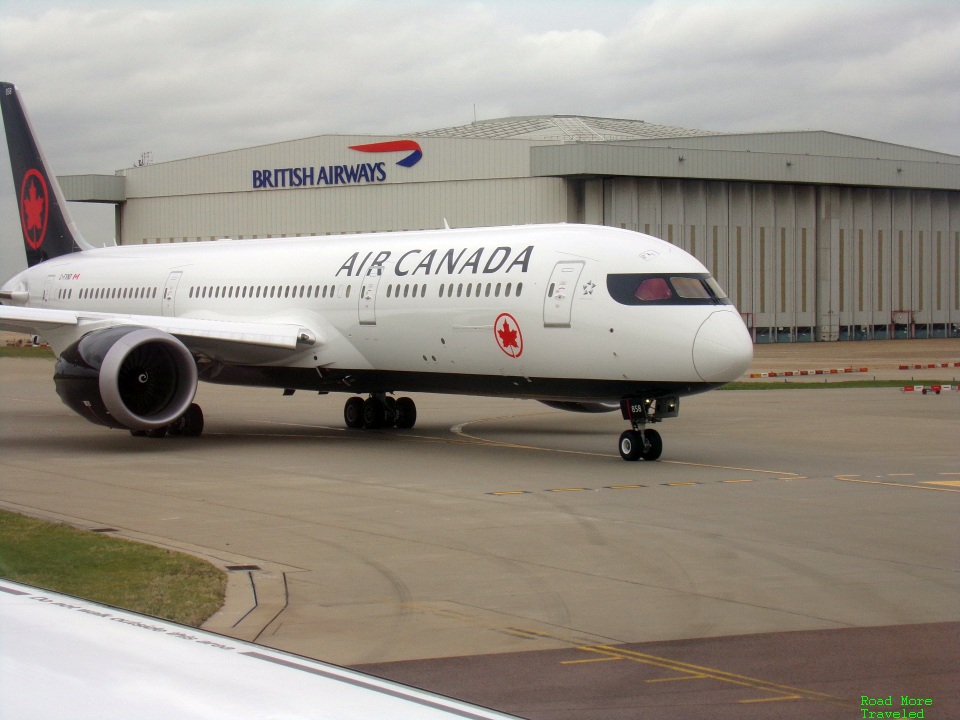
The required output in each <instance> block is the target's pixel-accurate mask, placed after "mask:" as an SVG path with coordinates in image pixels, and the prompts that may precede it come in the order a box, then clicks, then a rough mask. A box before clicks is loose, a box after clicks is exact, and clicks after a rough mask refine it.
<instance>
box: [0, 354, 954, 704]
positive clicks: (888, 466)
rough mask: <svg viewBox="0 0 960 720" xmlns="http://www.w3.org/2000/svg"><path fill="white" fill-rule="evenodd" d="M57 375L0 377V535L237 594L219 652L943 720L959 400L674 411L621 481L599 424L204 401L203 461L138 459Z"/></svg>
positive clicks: (444, 403)
mask: <svg viewBox="0 0 960 720" xmlns="http://www.w3.org/2000/svg"><path fill="white" fill-rule="evenodd" d="M757 354H758V357H757V360H756V361H755V363H754V367H753V368H751V370H756V371H767V372H769V371H777V370H780V371H786V370H794V369H814V368H830V367H836V366H839V367H843V366H844V365H849V364H855V365H858V366H869V367H871V368H872V369H871V371H870V372H869V373H868V374H867V376H868V377H870V376H873V375H878V376H880V377H895V378H901V377H902V378H903V379H904V384H910V383H913V382H921V381H924V380H930V381H932V380H950V379H951V378H952V377H954V376H960V368H952V369H951V368H946V369H943V368H938V369H935V370H923V371H916V370H909V371H901V370H899V369H898V365H899V364H900V363H903V362H911V363H913V362H916V363H921V362H923V363H926V362H929V363H934V362H937V363H942V362H949V361H951V360H957V361H960V342H957V341H927V342H921V343H908V342H901V341H895V342H887V343H847V344H831V345H829V346H826V345H814V346H806V347H804V346H789V347H785V346H776V347H772V348H769V349H768V348H758V353H757ZM51 375H52V363H50V362H47V361H44V360H9V359H2V360H0V467H2V468H3V471H2V476H0V506H3V507H6V508H11V509H16V510H19V511H21V512H26V513H29V514H32V515H37V516H42V517H48V518H54V519H61V520H65V521H68V522H71V523H73V524H76V525H78V526H80V527H86V528H89V529H97V530H105V529H106V530H110V531H112V532H114V533H115V534H117V535H119V536H124V537H131V538H135V539H141V540H146V541H149V542H154V543H157V544H160V545H164V546H169V547H177V548H182V549H185V550H187V551H190V552H193V553H196V554H198V555H201V556H203V557H207V558H208V559H210V560H211V561H213V562H215V563H217V564H219V565H221V566H224V567H232V568H237V569H234V570H231V571H230V575H231V592H230V597H229V598H228V600H229V602H228V604H227V606H226V607H225V608H224V610H223V611H222V612H221V613H220V614H218V615H217V616H215V617H214V618H213V619H212V621H211V623H210V624H211V626H212V627H214V628H215V629H217V630H218V631H221V632H226V633H227V634H233V635H235V636H237V637H242V638H244V639H254V640H256V641H258V642H261V643H263V644H266V645H270V646H273V647H277V648H281V649H284V650H288V651H292V652H296V653H300V654H303V655H307V656H310V657H315V658H318V659H323V660H327V661H332V662H337V663H340V664H346V665H354V666H362V667H364V668H371V669H374V670H376V671H377V672H379V673H382V674H384V675H387V676H389V677H393V678H396V679H400V680H403V681H407V682H412V683H413V684H417V685H421V686H423V687H427V688H429V689H432V690H436V691H439V692H444V693H447V694H452V695H455V696H457V697H463V698H464V699H468V700H472V701H474V702H479V703H481V704H485V705H488V706H492V707H495V708H496V709H499V710H506V711H510V712H515V713H517V714H519V715H521V716H524V717H530V718H574V717H576V718H590V717H604V718H620V717H623V718H628V717H629V718H648V717H650V718H653V717H656V718H701V717H702V718H726V717H731V718H732V717H737V718H741V717H742V718H766V717H777V718H781V717H782V718H792V717H797V718H800V717H804V718H806V717H818V718H819V717H824V718H834V717H836V718H848V717H849V718H853V717H867V716H864V715H863V714H862V713H863V711H864V710H868V711H869V710H871V709H873V710H876V709H877V707H874V706H861V704H860V697H861V696H862V695H867V696H868V697H875V698H881V699H885V698H886V697H887V696H890V697H891V698H892V701H891V702H892V703H893V705H892V706H891V707H888V708H885V709H887V710H897V709H900V708H899V707H898V705H899V701H900V696H902V695H907V696H910V697H918V698H921V699H922V700H930V701H931V702H930V704H928V705H925V706H924V713H925V714H924V717H927V718H931V717H932V718H950V717H960V700H958V690H957V688H960V651H958V647H960V643H958V642H956V640H957V639H958V637H957V635H958V621H960V602H958V599H960V575H958V569H960V562H958V561H960V550H958V543H957V540H958V534H957V527H958V524H957V521H958V519H960V513H958V509H960V450H958V444H957V438H958V437H960V432H958V431H960V393H958V392H952V391H947V392H943V393H942V394H941V395H932V394H930V395H926V396H924V395H919V394H916V393H903V392H900V390H899V389H896V388H891V389H863V390H846V389H833V388H827V389H822V390H820V389H818V390H789V389H784V390H765V391H719V392H714V393H709V394H706V395H703V396H696V397H692V398H685V399H684V400H683V402H682V407H681V414H680V417H679V418H676V419H674V420H669V421H667V422H665V423H663V424H662V425H661V426H660V428H659V429H660V431H661V433H662V435H663V438H664V445H665V449H664V454H663V457H662V459H661V461H659V462H656V463H642V462H641V463H624V462H623V461H621V460H620V458H619V456H618V455H617V451H616V440H617V436H618V435H619V433H620V431H621V430H622V429H623V425H624V423H623V421H622V420H621V419H620V418H619V416H618V414H613V415H603V416H583V415H575V414H568V413H563V412H560V411H554V410H550V409H548V408H545V407H543V406H541V405H538V404H536V403H532V402H520V401H499V400H489V399H482V398H481V399H471V398H450V397H440V396H419V397H418V398H417V402H418V408H419V416H420V419H419V421H418V424H417V427H416V428H415V429H414V430H412V431H407V432H401V431H382V432H381V431H378V432H364V431H347V430H345V429H343V426H342V417H341V412H342V402H343V398H339V397H334V396H329V397H319V398H318V397H316V396H312V395H306V394H302V393H297V394H296V395H294V396H293V397H289V398H284V397H281V396H280V393H279V391H266V390H243V389H237V388H223V387H210V386H201V390H200V393H199V394H198V401H199V402H200V404H201V405H202V406H203V408H204V412H205V415H206V417H207V429H206V432H205V434H204V436H203V437H202V438H199V439H197V440H186V439H181V440H173V439H167V440H159V441H157V440H150V439H146V438H132V437H130V436H129V434H127V433H123V432H118V431H109V430H106V429H103V428H99V427H96V426H93V425H90V424H88V423H86V422H84V421H83V420H81V419H80V418H78V417H76V416H74V415H72V414H71V413H70V411H69V410H68V409H67V408H66V407H64V406H63V405H62V404H61V403H60V401H59V399H58V398H57V397H56V394H55V392H54V390H53V385H52V382H51V380H50V378H51ZM825 379H826V380H827V381H828V382H833V381H835V380H836V379H838V378H835V377H832V376H831V377H827V378H825ZM843 379H850V378H848V377H845V378H843ZM787 382H793V378H789V379H787ZM254 590H255V591H256V592H255V593H254ZM585 661H588V662H585ZM881 709H884V708H881ZM905 709H907V710H908V711H909V710H910V709H911V708H905Z"/></svg>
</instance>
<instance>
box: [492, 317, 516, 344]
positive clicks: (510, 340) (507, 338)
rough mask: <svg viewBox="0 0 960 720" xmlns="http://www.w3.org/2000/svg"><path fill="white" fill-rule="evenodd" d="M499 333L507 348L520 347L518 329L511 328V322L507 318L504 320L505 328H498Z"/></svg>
mask: <svg viewBox="0 0 960 720" xmlns="http://www.w3.org/2000/svg"><path fill="white" fill-rule="evenodd" d="M497 335H499V336H500V342H501V343H503V346H504V347H505V348H508V347H515V348H519V347H520V346H519V345H517V331H516V330H511V329H510V323H508V322H507V321H506V320H504V321H503V328H501V329H500V330H497Z"/></svg>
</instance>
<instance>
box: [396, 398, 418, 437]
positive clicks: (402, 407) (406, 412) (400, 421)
mask: <svg viewBox="0 0 960 720" xmlns="http://www.w3.org/2000/svg"><path fill="white" fill-rule="evenodd" d="M416 422H417V404H416V403H415V402H414V401H413V399H412V398H408V397H402V398H399V399H398V400H397V427H398V428H400V429H401V430H409V429H410V428H412V427H413V426H414V425H415V424H416Z"/></svg>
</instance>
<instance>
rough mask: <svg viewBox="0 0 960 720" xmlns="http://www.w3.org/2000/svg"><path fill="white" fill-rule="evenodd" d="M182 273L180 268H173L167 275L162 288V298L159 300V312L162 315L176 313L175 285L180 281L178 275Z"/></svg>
mask: <svg viewBox="0 0 960 720" xmlns="http://www.w3.org/2000/svg"><path fill="white" fill-rule="evenodd" d="M181 275H183V273H182V272H181V271H180V270H175V271H174V272H172V273H170V275H169V276H168V277H167V284H166V286H165V287H164V288H163V299H162V300H161V301H160V302H161V305H160V307H161V313H162V314H164V315H170V316H173V315H176V304H175V301H176V297H177V285H178V284H179V283H180V276H181Z"/></svg>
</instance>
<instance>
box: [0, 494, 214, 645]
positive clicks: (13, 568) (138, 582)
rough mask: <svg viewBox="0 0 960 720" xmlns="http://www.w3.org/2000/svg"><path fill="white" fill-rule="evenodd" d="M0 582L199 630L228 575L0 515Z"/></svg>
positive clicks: (146, 549)
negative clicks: (64, 595)
mask: <svg viewBox="0 0 960 720" xmlns="http://www.w3.org/2000/svg"><path fill="white" fill-rule="evenodd" d="M0 577H4V578H7V579H9V580H14V581H16V582H22V583H24V584H26V585H34V586H37V587H41V588H45V589H47V590H53V591H56V592H62V593H65V594H67V595H73V596H75V597H81V598H86V599H88V600H93V601H96V602H101V603H105V604H107V605H112V606H114V607H118V608H123V609H126V610H133V611H135V612H139V613H143V614H145V615H151V616H153V617H158V618H164V619H167V620H173V621H175V622H179V623H183V624H184V625H190V626H192V627H199V626H200V624H201V623H203V622H204V621H205V620H206V619H207V618H208V617H210V616H211V615H212V614H213V613H214V612H216V611H217V609H218V608H219V607H220V606H221V605H222V604H223V597H224V591H225V589H226V583H227V579H226V575H225V574H224V573H223V572H222V571H220V570H219V569H217V568H215V567H214V566H213V565H211V564H210V563H208V562H206V561H204V560H201V559H200V558H196V557H193V556H191V555H185V554H183V553H178V552H174V551H172V550H165V549H164V548H158V547H154V546H153V545H146V544H144V543H138V542H131V541H127V540H121V539H119V538H113V537H109V536H106V535H100V534H97V533H92V532H90V531H86V530H78V529H77V528H74V527H70V526H69V525H65V524H62V523H51V522H45V521H42V520H37V519H34V518H30V517H26V516H23V515H18V514H16V513H11V512H6V511H3V510H0Z"/></svg>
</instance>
